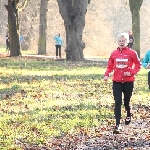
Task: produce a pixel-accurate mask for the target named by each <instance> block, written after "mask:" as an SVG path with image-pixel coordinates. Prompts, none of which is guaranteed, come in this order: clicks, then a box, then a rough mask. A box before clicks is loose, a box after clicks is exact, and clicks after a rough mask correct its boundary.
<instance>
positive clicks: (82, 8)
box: [57, 0, 90, 61]
mask: <svg viewBox="0 0 150 150" xmlns="http://www.w3.org/2000/svg"><path fill="white" fill-rule="evenodd" d="M57 2H58V5H59V11H60V14H61V16H62V18H63V20H64V25H65V30H66V49H65V52H66V60H70V61H80V60H83V59H84V55H83V49H84V48H85V43H84V42H83V41H82V32H83V29H84V26H85V14H86V11H87V6H88V3H89V2H90V1H88V0H57Z"/></svg>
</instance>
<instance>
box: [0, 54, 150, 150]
mask: <svg viewBox="0 0 150 150" xmlns="http://www.w3.org/2000/svg"><path fill="white" fill-rule="evenodd" d="M104 72H105V64H102V63H100V62H92V61H91V62H90V61H85V62H66V61H49V60H45V61H43V60H41V61H40V60H38V61H37V60H27V59H22V58H20V57H17V58H3V59H1V60H0V81H1V82H0V149H1V150H7V149H17V150H19V149H21V146H22V145H25V144H37V145H40V144H45V143H46V142H47V141H48V140H49V139H50V138H51V137H56V136H60V135H62V134H75V133H76V132H78V129H79V128H81V127H83V128H85V129H89V128H92V127H94V126H99V125H100V124H103V123H107V121H106V118H107V119H110V120H111V119H112V124H113V123H114V122H113V120H114V118H113V116H114V114H113V97H112V88H111V86H112V82H111V79H110V80H109V82H108V83H107V84H106V83H105V82H104V81H103V80H102V77H103V74H104ZM132 103H133V104H141V105H149V93H148V89H147V70H145V69H143V68H142V69H141V71H140V72H139V73H138V75H137V80H136V82H135V90H134V94H133V96H132ZM19 145H20V146H19Z"/></svg>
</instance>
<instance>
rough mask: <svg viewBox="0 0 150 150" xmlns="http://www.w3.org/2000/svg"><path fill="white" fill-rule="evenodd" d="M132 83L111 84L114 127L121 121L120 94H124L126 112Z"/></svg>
mask: <svg viewBox="0 0 150 150" xmlns="http://www.w3.org/2000/svg"><path fill="white" fill-rule="evenodd" d="M133 87H134V83H133V82H124V83H122V82H113V96H114V100H115V109H114V114H115V119H116V125H119V124H120V119H121V105H122V93H123V94H124V107H125V110H126V111H128V112H129V111H130V106H129V103H130V98H131V96H132V92H133Z"/></svg>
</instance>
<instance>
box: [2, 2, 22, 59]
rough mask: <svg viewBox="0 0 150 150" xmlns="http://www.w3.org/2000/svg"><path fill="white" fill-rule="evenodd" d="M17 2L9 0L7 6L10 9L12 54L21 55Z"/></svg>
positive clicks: (9, 22) (9, 25)
mask: <svg viewBox="0 0 150 150" xmlns="http://www.w3.org/2000/svg"><path fill="white" fill-rule="evenodd" d="M17 2H19V1H17ZM17 2H15V0H8V5H7V6H5V7H6V8H7V10H8V28H9V38H10V56H19V55H20V44H19V35H18V30H17V29H18V10H17V9H16V4H17Z"/></svg>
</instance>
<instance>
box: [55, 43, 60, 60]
mask: <svg viewBox="0 0 150 150" xmlns="http://www.w3.org/2000/svg"><path fill="white" fill-rule="evenodd" d="M55 46H56V56H59V57H60V58H61V45H55Z"/></svg>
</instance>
